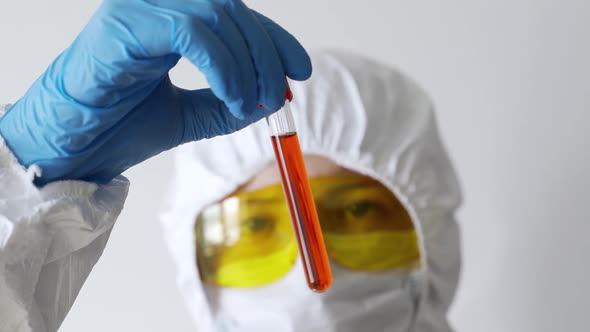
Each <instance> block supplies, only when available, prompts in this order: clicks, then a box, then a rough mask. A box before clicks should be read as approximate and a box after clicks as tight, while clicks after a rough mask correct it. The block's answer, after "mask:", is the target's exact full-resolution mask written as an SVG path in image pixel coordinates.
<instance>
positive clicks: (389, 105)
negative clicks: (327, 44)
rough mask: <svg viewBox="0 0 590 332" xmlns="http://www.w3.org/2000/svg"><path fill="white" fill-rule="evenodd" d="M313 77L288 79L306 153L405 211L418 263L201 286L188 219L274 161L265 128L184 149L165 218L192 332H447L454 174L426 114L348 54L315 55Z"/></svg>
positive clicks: (420, 102)
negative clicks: (257, 283) (382, 192)
mask: <svg viewBox="0 0 590 332" xmlns="http://www.w3.org/2000/svg"><path fill="white" fill-rule="evenodd" d="M312 61H313V65H314V75H313V76H312V78H311V79H310V80H309V81H308V82H306V83H298V82H292V83H290V84H291V88H292V91H293V95H294V99H293V102H292V104H291V106H292V109H293V113H294V117H295V123H296V127H297V129H298V134H299V139H300V142H301V148H302V150H303V153H304V154H315V155H320V156H324V157H327V158H329V159H331V160H332V161H334V162H335V163H337V164H339V165H340V166H342V167H345V168H348V169H350V170H353V171H356V172H358V173H360V174H364V175H368V176H371V177H373V178H375V179H377V180H379V181H380V182H381V183H383V184H384V185H385V186H386V187H387V188H388V189H389V190H391V191H392V192H393V193H394V194H395V195H396V196H397V198H398V199H399V200H400V201H401V203H402V204H403V205H404V206H405V208H406V209H407V210H408V212H409V214H410V216H411V217H412V219H413V223H414V225H415V228H416V230H417V232H418V233H419V238H420V243H421V245H420V249H421V257H422V263H421V268H420V269H419V270H418V271H415V272H411V273H403V272H389V273H369V272H353V271H349V270H345V269H342V268H339V267H338V266H336V265H335V264H333V265H332V269H333V273H334V276H335V278H334V285H333V286H332V288H331V289H330V290H329V291H328V292H327V293H324V294H314V293H312V292H310V291H309V290H308V289H307V286H306V284H305V277H304V274H303V271H302V268H301V263H300V262H299V261H298V262H296V264H295V266H294V268H293V269H292V270H291V271H290V272H289V273H288V274H287V275H286V276H285V277H283V278H281V279H280V280H278V281H277V282H275V283H273V284H271V285H268V286H265V287H259V288H255V289H247V290H236V289H224V288H219V287H211V286H206V285H203V284H201V283H200V280H199V273H198V271H197V267H196V265H195V261H196V259H195V243H194V222H195V220H196V217H197V216H198V215H199V213H200V212H201V211H202V210H203V209H204V208H205V207H206V206H207V205H208V204H211V203H213V202H216V201H218V200H220V199H222V198H224V197H225V196H227V195H228V194H231V193H232V192H234V191H235V190H236V189H237V188H238V187H239V186H240V185H242V184H244V183H245V182H247V181H248V180H249V179H250V178H251V177H252V176H254V175H256V174H257V172H259V171H260V170H262V169H263V168H264V167H266V166H267V165H268V163H269V162H272V161H273V160H274V155H273V152H272V147H271V142H270V138H269V135H268V129H267V128H266V124H265V123H264V122H259V123H256V124H255V125H253V126H250V127H248V128H246V129H244V130H242V131H240V132H237V133H234V134H232V135H229V136H226V137H217V138H214V139H211V140H209V141H206V142H198V143H191V144H187V145H184V146H182V147H180V148H179V149H178V150H177V152H176V154H175V156H176V157H175V158H176V166H175V171H176V172H175V174H176V175H175V179H174V180H173V182H172V184H171V187H170V190H169V193H168V199H167V201H166V204H165V208H164V211H163V213H162V223H163V226H164V230H165V236H166V239H167V242H168V243H169V248H170V251H171V253H172V255H173V257H174V259H175V261H176V264H177V270H178V284H179V287H180V289H181V292H182V294H183V296H184V297H185V300H186V303H187V304H188V306H189V309H190V312H191V313H192V314H193V317H194V321H195V324H196V326H197V330H198V331H241V332H244V331H256V332H261V331H273V332H283V331H298V332H299V331H322V332H326V331H338V332H349V331H350V332H358V331H389V332H395V331H420V332H427V331H432V332H434V331H436V332H441V331H443V332H444V331H450V330H451V327H450V326H449V324H448V321H447V318H446V314H447V310H448V308H449V305H450V304H451V302H452V299H453V296H454V293H455V290H456V287H457V282H458V277H459V270H460V262H461V259H460V243H459V242H460V239H459V231H458V225H457V223H456V221H455V217H454V214H455V210H456V209H457V207H458V206H459V204H460V202H461V193H460V188H459V184H458V180H457V177H456V175H455V172H454V170H453V167H452V165H451V163H450V161H449V158H448V156H447V153H446V151H445V148H444V146H443V144H442V143H441V140H440V137H439V134H438V130H437V126H436V121H435V116H434V112H433V106H432V104H431V102H430V100H429V98H428V96H427V95H426V94H425V93H424V92H423V90H422V89H421V88H420V87H418V86H417V85H416V84H415V83H414V82H412V81H411V80H410V79H408V78H407V77H406V76H404V75H403V74H401V73H399V72H398V71H396V70H395V69H392V68H389V67H387V66H384V65H381V64H378V63H375V62H373V61H370V60H367V59H364V58H362V57H359V56H356V55H350V54H345V53H339V52H321V53H315V54H313V55H312Z"/></svg>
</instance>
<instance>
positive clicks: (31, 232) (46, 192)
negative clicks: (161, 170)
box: [0, 107, 129, 332]
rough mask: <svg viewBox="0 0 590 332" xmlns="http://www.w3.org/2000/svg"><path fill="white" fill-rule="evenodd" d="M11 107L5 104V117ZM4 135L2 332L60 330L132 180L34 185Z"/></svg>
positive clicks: (0, 177)
mask: <svg viewBox="0 0 590 332" xmlns="http://www.w3.org/2000/svg"><path fill="white" fill-rule="evenodd" d="M5 108H6V107H0V117H1V116H2V115H3V113H4V110H5ZM38 172H42V170H41V169H40V168H38V167H36V166H31V167H29V169H25V168H23V167H22V166H21V165H20V164H19V163H18V162H17V160H16V158H15V157H14V155H13V154H12V152H11V151H10V150H9V149H8V147H7V146H6V145H5V143H4V140H3V138H2V137H0V331H2V332H29V331H34V332H53V331H57V329H58V328H59V326H60V324H61V323H62V321H63V319H64V318H65V316H66V314H67V313H68V311H69V309H70V307H71V306H72V304H73V302H74V300H75V299H76V296H77V295H78V292H79V291H80V289H81V287H82V284H83V283H84V281H85V280H86V278H87V276H88V274H89V273H90V271H91V270H92V268H93V266H94V264H95V263H96V262H97V260H98V258H99V257H100V255H101V254H102V251H103V249H104V247H105V245H106V242H107V240H108V238H109V235H110V233H111V230H112V229H113V225H114V222H115V220H116V218H117V216H118V215H119V213H120V212H121V209H122V208H123V202H124V201H125V198H126V196H127V191H128V186H129V183H128V181H127V179H125V178H123V177H118V178H116V179H115V180H113V181H112V182H110V183H109V184H108V185H104V186H103V185H100V186H99V185H96V184H93V183H86V182H79V181H63V182H55V183H51V184H48V185H47V186H45V187H44V188H42V189H39V188H37V187H36V186H35V185H34V184H33V178H34V175H35V174H36V173H38Z"/></svg>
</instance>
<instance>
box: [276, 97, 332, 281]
mask: <svg viewBox="0 0 590 332" xmlns="http://www.w3.org/2000/svg"><path fill="white" fill-rule="evenodd" d="M290 99H291V98H290V90H287V101H286V102H285V106H284V107H283V108H282V109H281V110H279V111H278V112H276V113H274V114H272V115H271V116H269V117H268V118H267V122H268V125H269V129H270V133H271V139H272V144H273V148H274V152H275V156H276V159H277V163H278V166H279V170H280V173H281V180H282V184H283V191H284V193H285V199H286V200H287V205H288V207H289V213H290V215H291V221H292V222H293V229H294V231H295V235H296V238H297V245H298V247H299V253H300V255H301V260H302V262H303V268H304V270H305V276H306V278H307V283H308V286H309V288H310V289H311V290H313V291H315V292H324V291H326V290H327V289H328V288H330V286H331V285H332V271H331V269H330V262H329V259H328V254H327V252H326V247H325V244H324V238H323V235H322V230H321V227H320V222H319V218H318V214H317V210H316V207H315V202H314V200H313V196H312V193H311V187H310V185H309V179H308V177H307V171H306V169H305V164H304V161H303V154H302V152H301V148H300V146H299V139H298V137H297V131H296V129H295V122H294V120H293V115H292V114H291V109H290V105H289V100H290Z"/></svg>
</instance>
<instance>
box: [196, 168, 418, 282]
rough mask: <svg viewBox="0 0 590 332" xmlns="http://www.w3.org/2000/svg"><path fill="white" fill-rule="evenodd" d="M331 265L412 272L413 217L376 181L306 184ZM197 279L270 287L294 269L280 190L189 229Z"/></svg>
mask: <svg viewBox="0 0 590 332" xmlns="http://www.w3.org/2000/svg"><path fill="white" fill-rule="evenodd" d="M310 184H311V188H312V191H313V194H314V200H315V202H316V207H317V210H318V214H319V217H320V223H321V226H322V231H323V235H324V240H325V243H326V247H327V250H328V255H329V256H330V259H331V260H332V261H333V262H334V263H337V264H339V265H340V266H342V267H345V268H348V269H351V270H357V271H385V270H400V269H406V270H412V269H415V268H417V267H418V266H419V263H420V249H419V245H418V237H417V235H416V230H415V229H414V226H413V224H412V221H411V218H410V216H409V214H408V212H407V211H406V210H405V208H404V207H403V206H402V205H401V203H400V202H399V201H398V200H397V198H396V197H395V196H394V195H393V194H392V193H391V192H390V191H389V190H388V189H387V188H385V187H384V186H383V185H382V184H381V183H380V182H378V181H376V180H374V179H372V178H369V177H366V176H360V175H358V176H357V175H353V176H351V175H347V176H331V177H317V178H311V179H310ZM195 237H196V245H197V264H198V267H199V272H200V277H201V280H202V281H203V282H205V283H207V284H212V285H217V286H222V287H257V286H262V285H266V284H269V283H272V282H274V281H276V280H278V279H280V278H281V277H283V276H284V275H285V274H287V273H288V272H289V270H290V269H291V268H292V267H293V264H294V263H295V261H296V259H297V254H298V251H297V242H296V240H295V236H294V234H293V228H292V226H291V219H290V217H289V210H288V208H287V204H286V203H285V199H284V196H283V190H282V188H281V185H280V184H277V185H272V186H269V187H265V188H263V189H260V190H256V191H252V192H246V193H238V194H236V195H232V196H230V197H228V198H226V199H224V200H223V201H221V202H218V203H216V204H213V205H211V206H209V207H207V208H206V209H205V210H204V211H203V212H202V213H201V214H200V215H199V216H198V217H197V222H196V223H195Z"/></svg>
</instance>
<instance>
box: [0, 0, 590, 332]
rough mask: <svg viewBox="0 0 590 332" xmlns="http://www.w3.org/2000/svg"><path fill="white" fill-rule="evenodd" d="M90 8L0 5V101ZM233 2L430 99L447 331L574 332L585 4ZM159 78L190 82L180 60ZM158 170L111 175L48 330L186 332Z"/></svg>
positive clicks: (525, 0) (586, 272)
mask: <svg viewBox="0 0 590 332" xmlns="http://www.w3.org/2000/svg"><path fill="white" fill-rule="evenodd" d="M187 2H188V1H187ZM97 4H98V1H96V0H86V1H77V0H54V1H40V0H38V1H30V0H29V1H1V2H0V57H1V58H0V59H1V61H0V101H2V102H12V101H15V100H16V99H18V97H19V96H20V95H22V94H23V93H24V92H25V91H26V89H27V87H28V86H29V85H30V84H31V83H32V81H33V80H34V79H35V78H36V77H37V76H38V75H39V74H40V73H41V72H42V71H43V70H44V68H45V67H46V66H47V65H48V64H49V63H50V61H51V60H52V59H53V57H55V56H56V55H57V54H58V53H59V52H60V51H61V50H62V49H63V48H64V47H66V46H67V45H68V44H69V43H70V42H71V41H72V39H73V38H74V37H75V35H76V34H77V32H78V31H79V30H80V29H81V28H82V26H83V25H84V23H85V22H86V20H87V19H88V17H89V16H90V15H91V14H92V12H93V11H94V9H95V7H96V6H97ZM249 4H250V5H251V6H252V7H253V8H256V9H258V10H259V11H261V12H263V13H266V14H268V15H269V16H270V17H272V18H274V19H275V20H276V21H278V22H280V23H281V24H283V25H284V26H285V27H287V28H288V29H290V30H291V31H292V32H293V34H295V35H296V36H297V37H298V38H299V39H300V40H301V41H302V42H303V44H304V45H305V46H306V47H308V48H319V47H324V48H325V47H330V48H343V49H350V50H354V51H356V52H360V53H365V54H368V55H371V56H373V57H375V58H377V59H379V60H381V61H384V62H387V63H390V64H392V65H396V66H398V67H400V68H401V69H402V70H403V71H405V72H406V73H408V74H410V75H411V76H413V77H414V78H415V79H416V80H417V81H419V82H420V83H421V84H422V85H423V86H424V87H425V88H426V89H427V90H428V91H429V92H430V94H431V95H432V96H433V98H434V100H435V103H436V105H437V108H438V118H439V122H440V126H441V129H442V134H443V137H444V139H445V141H446V144H447V146H448V147H449V150H450V152H451V154H452V158H453V160H454V162H455V164H456V166H457V168H458V171H459V173H460V176H461V179H462V183H463V187H464V191H465V198H466V200H465V205H464V207H463V209H462V210H461V212H460V220H461V222H462V231H463V239H464V241H463V248H464V259H465V263H464V271H463V276H462V282H461V288H460V291H459V293H458V296H457V300H456V303H455V305H454V306H453V308H452V312H451V318H452V321H453V324H454V325H455V326H456V327H457V329H458V331H462V332H468V331H478V332H498V331H501V332H511V331H515V332H523V331H525V332H526V331H531V332H555V331H585V330H587V321H588V308H590V285H588V280H590V262H589V261H588V259H586V257H587V255H586V254H587V253H590V239H589V236H590V223H589V221H590V210H589V209H588V206H589V205H590V195H589V190H590V189H589V188H590V175H588V173H589V172H590V130H589V129H590V84H589V77H590V31H589V30H590V2H589V1H588V0H496V1H490V0H487V1H481V0H479V1H475V0H449V1H438V0H429V1H427V0H414V1H401V0H395V1H317V0H304V1H303V0H298V1H289V2H286V1H276V0H274V1H273V0H259V1H250V2H249ZM174 79H175V81H176V82H179V83H182V84H183V85H185V86H189V87H197V86H202V84H203V83H202V82H203V81H202V79H201V78H200V76H199V75H197V74H196V72H195V71H194V70H193V69H192V68H191V67H190V66H188V65H186V64H183V65H182V66H181V67H180V68H177V69H176V70H175V72H174ZM171 166H172V163H171V160H170V154H168V153H165V154H163V155H160V156H158V157H156V158H154V159H153V160H150V161H148V162H146V163H144V164H142V165H140V166H137V167H135V168H134V169H132V170H130V171H129V172H127V175H128V176H129V177H130V178H131V180H132V182H133V185H132V188H131V193H130V196H129V199H128V201H127V204H126V208H125V210H124V212H123V214H122V216H121V218H120V220H119V222H118V225H117V227H116V228H115V231H114V232H113V235H112V239H111V241H110V243H109V244H108V246H107V248H106V251H105V253H104V256H103V258H102V260H101V261H100V262H99V263H98V265H97V266H96V268H95V270H94V272H93V273H92V275H91V276H90V278H89V280H88V282H87V283H86V285H85V286H84V288H83V289H82V292H81V294H80V296H79V299H78V301H77V303H76V305H75V306H74V308H73V309H72V311H71V313H70V315H69V316H68V317H67V319H66V321H65V323H64V324H63V326H62V329H61V331H63V332H77V331H86V332H93V331H101V332H102V331H146V332H147V331H191V326H190V318H189V313H188V312H187V310H186V309H185V308H184V306H183V304H182V302H181V300H180V295H179V294H178V291H177V290H176V288H175V285H174V269H173V266H172V263H171V260H170V259H169V257H168V254H167V252H166V250H165V247H164V244H163V241H162V239H161V237H160V231H161V230H160V227H159V225H158V221H157V209H158V205H159V203H160V197H161V193H162V191H163V189H164V188H165V186H166V181H167V180H168V179H169V175H168V172H169V171H170V170H171V169H172V167H171ZM285 291H288V290H285Z"/></svg>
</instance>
